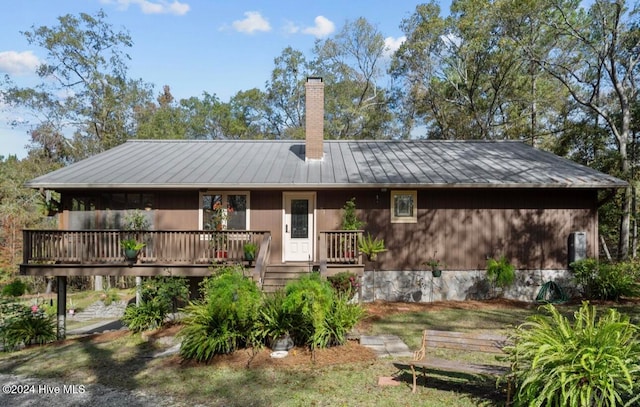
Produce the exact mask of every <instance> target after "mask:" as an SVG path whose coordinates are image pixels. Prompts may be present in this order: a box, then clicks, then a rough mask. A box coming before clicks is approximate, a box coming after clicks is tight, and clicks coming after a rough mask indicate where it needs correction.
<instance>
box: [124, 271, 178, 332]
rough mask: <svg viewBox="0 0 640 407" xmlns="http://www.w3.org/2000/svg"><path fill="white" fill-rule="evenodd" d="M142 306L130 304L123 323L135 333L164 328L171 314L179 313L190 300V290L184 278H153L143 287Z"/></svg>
mask: <svg viewBox="0 0 640 407" xmlns="http://www.w3.org/2000/svg"><path fill="white" fill-rule="evenodd" d="M140 294H141V295H140V305H139V306H136V305H135V304H130V305H128V306H127V308H126V309H125V311H124V315H123V317H122V322H124V323H125V325H126V326H127V327H128V328H129V329H131V330H132V331H134V332H140V331H144V330H148V329H156V328H158V327H160V326H162V325H163V324H164V322H165V320H166V318H167V315H168V314H169V313H171V312H177V310H178V307H179V306H180V305H181V304H184V303H186V301H187V300H188V299H189V288H188V282H187V279H186V278H183V277H152V278H150V279H148V280H146V281H145V283H144V284H143V285H142V289H141V293H140Z"/></svg>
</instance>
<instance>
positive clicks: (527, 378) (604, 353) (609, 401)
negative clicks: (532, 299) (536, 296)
mask: <svg viewBox="0 0 640 407" xmlns="http://www.w3.org/2000/svg"><path fill="white" fill-rule="evenodd" d="M543 309H544V311H546V312H547V313H548V315H536V316H533V317H531V318H530V319H529V320H528V321H527V322H525V323H524V324H522V325H521V326H519V327H518V328H517V329H516V331H515V332H514V333H513V335H512V339H513V341H514V345H513V346H509V347H507V348H505V351H506V352H507V354H508V355H509V359H510V361H511V364H512V372H513V377H514V378H515V382H516V383H517V392H516V394H515V400H514V401H515V405H518V406H575V407H582V406H611V407H613V406H622V405H626V406H631V405H637V404H634V403H637V402H638V399H639V396H636V394H637V393H638V391H639V390H640V336H639V333H640V331H639V329H638V327H637V326H636V325H633V324H631V323H630V322H629V318H627V317H625V316H622V315H620V314H619V313H618V312H617V311H616V310H614V309H609V310H608V311H607V313H606V314H605V315H603V316H601V317H600V318H598V319H597V318H596V311H595V307H592V306H589V304H588V303H586V302H585V303H583V304H582V307H581V308H580V309H579V310H578V311H576V312H575V314H574V319H575V322H574V323H573V324H572V323H571V322H570V321H569V319H568V318H566V317H564V316H562V315H561V314H560V313H559V312H558V310H557V309H556V308H555V307H554V306H553V305H551V304H548V305H545V306H544V307H543Z"/></svg>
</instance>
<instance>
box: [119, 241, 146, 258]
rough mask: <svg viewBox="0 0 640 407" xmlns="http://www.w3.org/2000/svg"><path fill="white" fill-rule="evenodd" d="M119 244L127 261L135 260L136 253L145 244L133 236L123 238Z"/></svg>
mask: <svg viewBox="0 0 640 407" xmlns="http://www.w3.org/2000/svg"><path fill="white" fill-rule="evenodd" d="M120 246H121V247H122V250H123V251H124V257H125V259H127V260H128V261H135V260H136V259H137V258H138V253H140V250H142V248H143V247H144V246H145V244H144V243H142V242H138V241H137V240H136V239H134V238H128V239H124V240H123V241H121V242H120Z"/></svg>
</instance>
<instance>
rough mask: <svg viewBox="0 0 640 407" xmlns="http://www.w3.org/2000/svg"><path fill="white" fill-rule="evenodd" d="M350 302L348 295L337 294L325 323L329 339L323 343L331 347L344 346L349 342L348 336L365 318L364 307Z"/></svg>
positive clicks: (325, 331)
mask: <svg viewBox="0 0 640 407" xmlns="http://www.w3.org/2000/svg"><path fill="white" fill-rule="evenodd" d="M349 300H350V297H349V296H348V295H346V294H340V293H338V294H337V296H336V298H335V299H334V301H333V304H332V306H331V310H330V311H329V314H328V315H327V318H326V321H325V330H324V331H323V334H324V335H326V336H327V337H326V338H325V339H323V340H322V341H321V342H326V343H328V344H329V346H335V345H344V344H345V343H346V342H347V335H348V334H349V332H350V331H351V329H353V327H354V326H355V325H356V324H357V323H358V321H360V319H361V318H362V317H363V316H364V310H363V309H362V307H361V306H360V305H359V304H351V303H349Z"/></svg>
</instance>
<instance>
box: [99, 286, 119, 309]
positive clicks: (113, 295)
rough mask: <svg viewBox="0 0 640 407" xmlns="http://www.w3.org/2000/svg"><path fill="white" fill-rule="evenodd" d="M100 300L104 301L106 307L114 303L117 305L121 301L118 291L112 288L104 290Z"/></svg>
mask: <svg viewBox="0 0 640 407" xmlns="http://www.w3.org/2000/svg"><path fill="white" fill-rule="evenodd" d="M100 300H102V302H103V303H104V305H105V306H107V307H108V306H109V305H111V304H112V303H114V302H116V303H117V302H119V301H120V294H119V293H118V290H117V289H115V288H110V289H107V290H104V292H103V293H102V295H100Z"/></svg>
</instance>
